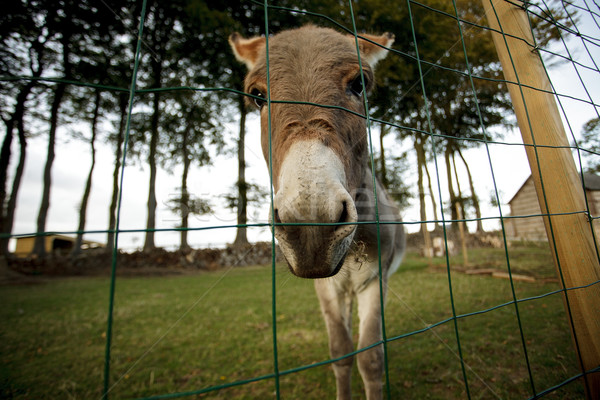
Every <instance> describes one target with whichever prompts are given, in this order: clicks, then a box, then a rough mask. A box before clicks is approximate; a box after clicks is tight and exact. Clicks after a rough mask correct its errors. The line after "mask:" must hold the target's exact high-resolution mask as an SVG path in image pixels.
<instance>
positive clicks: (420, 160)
mask: <svg viewBox="0 0 600 400" xmlns="http://www.w3.org/2000/svg"><path fill="white" fill-rule="evenodd" d="M423 140H424V138H423V136H422V135H420V134H417V136H416V138H415V150H416V151H417V175H418V177H417V186H418V188H419V206H420V216H421V221H422V222H421V233H422V234H423V242H424V249H423V252H424V254H425V256H426V257H428V258H432V257H433V246H432V245H431V235H430V233H429V229H428V228H427V223H425V222H423V221H427V209H426V207H427V206H426V204H425V187H424V185H423V168H425V165H426V164H427V161H426V157H425V145H424V143H423Z"/></svg>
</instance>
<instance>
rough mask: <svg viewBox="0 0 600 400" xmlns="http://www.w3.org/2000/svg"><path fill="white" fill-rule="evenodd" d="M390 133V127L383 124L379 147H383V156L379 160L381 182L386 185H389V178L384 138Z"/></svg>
mask: <svg viewBox="0 0 600 400" xmlns="http://www.w3.org/2000/svg"><path fill="white" fill-rule="evenodd" d="M387 133H388V129H387V125H386V124H383V123H382V124H381V130H380V131H379V148H380V149H381V150H380V151H381V153H380V154H381V158H380V160H379V162H380V170H379V175H380V176H379V179H380V180H381V183H382V184H383V186H384V187H387V186H388V183H389V181H388V178H387V169H386V167H385V147H384V145H383V138H384V137H385V135H387Z"/></svg>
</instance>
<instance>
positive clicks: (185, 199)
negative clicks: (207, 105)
mask: <svg viewBox="0 0 600 400" xmlns="http://www.w3.org/2000/svg"><path fill="white" fill-rule="evenodd" d="M189 133H190V132H189V129H188V128H186V130H185V131H184V132H183V143H182V151H183V173H182V174H181V198H180V201H181V206H180V211H181V243H180V244H179V250H187V249H189V248H190V245H189V244H188V240H187V238H188V230H187V229H188V227H189V215H190V212H189V202H190V194H189V193H188V187H187V179H188V173H189V170H190V164H191V162H192V160H191V159H190V155H189V151H188V136H189Z"/></svg>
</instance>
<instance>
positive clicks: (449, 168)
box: [444, 146, 458, 229]
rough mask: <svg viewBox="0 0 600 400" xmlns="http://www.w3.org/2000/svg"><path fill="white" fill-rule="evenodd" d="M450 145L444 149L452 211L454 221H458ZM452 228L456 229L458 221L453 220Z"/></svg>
mask: <svg viewBox="0 0 600 400" xmlns="http://www.w3.org/2000/svg"><path fill="white" fill-rule="evenodd" d="M451 153H452V152H451V150H450V147H449V146H447V147H446V150H445V151H444V160H445V161H446V177H447V179H448V195H449V196H450V210H451V211H450V213H451V219H452V221H456V220H457V219H458V214H457V212H456V206H455V204H456V193H455V192H454V185H453V183H452V166H451V165H450V155H451ZM450 227H451V229H456V227H457V225H456V222H452V224H451V225H450Z"/></svg>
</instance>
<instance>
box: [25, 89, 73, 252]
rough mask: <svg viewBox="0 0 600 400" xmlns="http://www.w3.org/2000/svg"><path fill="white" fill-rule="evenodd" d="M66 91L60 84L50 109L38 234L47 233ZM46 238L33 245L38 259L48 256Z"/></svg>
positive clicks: (39, 238)
mask: <svg viewBox="0 0 600 400" xmlns="http://www.w3.org/2000/svg"><path fill="white" fill-rule="evenodd" d="M65 91H66V84H65V83H58V84H57V85H56V89H55V90H54V99H53V100H52V106H51V108H50V130H49V132H48V156H47V158H46V165H45V166H44V188H43V191H42V202H41V204H40V210H39V212H38V217H37V233H38V234H40V233H43V232H46V219H47V217H48V209H49V208H50V186H51V185H52V164H53V163H54V157H55V152H54V147H55V144H56V129H57V128H58V112H59V109H60V104H61V102H62V99H63V97H64V94H65ZM45 243H46V238H45V236H43V235H38V236H36V237H35V242H34V244H33V254H35V255H37V256H38V257H43V256H45V255H46V246H45Z"/></svg>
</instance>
